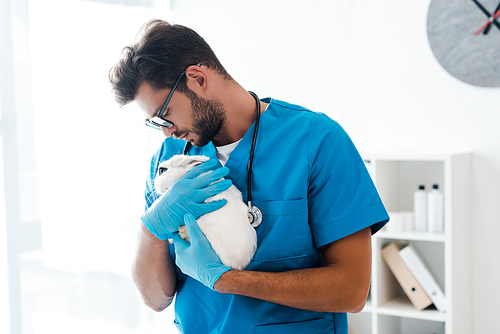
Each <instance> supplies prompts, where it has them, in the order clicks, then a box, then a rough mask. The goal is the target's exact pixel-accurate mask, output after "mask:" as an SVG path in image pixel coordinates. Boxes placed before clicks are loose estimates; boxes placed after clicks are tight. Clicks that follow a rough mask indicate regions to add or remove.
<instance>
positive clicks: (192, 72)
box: [186, 65, 208, 94]
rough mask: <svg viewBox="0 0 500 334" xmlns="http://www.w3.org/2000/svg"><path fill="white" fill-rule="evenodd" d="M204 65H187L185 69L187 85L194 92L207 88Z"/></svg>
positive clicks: (203, 90)
mask: <svg viewBox="0 0 500 334" xmlns="http://www.w3.org/2000/svg"><path fill="white" fill-rule="evenodd" d="M206 69H207V68H206V67H205V66H203V65H202V66H196V65H193V66H189V67H188V68H187V70H186V78H187V85H188V87H189V89H191V90H192V91H193V92H195V93H197V94H198V93H200V92H205V91H206V90H207V89H208V80H207V79H208V76H207V72H206Z"/></svg>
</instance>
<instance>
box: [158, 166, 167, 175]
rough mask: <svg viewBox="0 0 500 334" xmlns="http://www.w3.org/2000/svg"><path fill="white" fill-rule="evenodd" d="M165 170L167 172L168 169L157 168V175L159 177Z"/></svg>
mask: <svg viewBox="0 0 500 334" xmlns="http://www.w3.org/2000/svg"><path fill="white" fill-rule="evenodd" d="M167 170H168V168H166V167H160V168H158V175H161V174H163V173H165V172H166V171H167Z"/></svg>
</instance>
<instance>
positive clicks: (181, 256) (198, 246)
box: [173, 213, 231, 290]
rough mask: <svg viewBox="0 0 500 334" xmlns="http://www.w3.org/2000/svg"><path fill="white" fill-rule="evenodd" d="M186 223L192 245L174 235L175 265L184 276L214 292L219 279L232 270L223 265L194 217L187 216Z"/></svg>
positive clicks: (185, 217)
mask: <svg viewBox="0 0 500 334" xmlns="http://www.w3.org/2000/svg"><path fill="white" fill-rule="evenodd" d="M184 222H185V224H186V227H187V229H188V232H189V237H190V239H191V244H189V243H188V242H187V241H185V240H183V239H181V237H180V236H179V234H178V233H174V235H173V236H174V246H175V256H176V257H175V263H176V264H177V266H178V267H179V268H180V269H181V271H182V272H183V273H184V274H186V275H188V276H191V277H192V278H194V279H196V280H198V281H199V282H201V283H203V284H204V285H205V286H207V287H209V288H210V289H212V290H213V286H214V284H215V282H216V281H217V280H218V279H219V277H220V276H221V275H222V274H223V273H225V272H226V271H229V270H231V268H229V267H226V266H225V265H223V264H222V262H221V261H220V259H219V256H218V255H217V254H216V253H215V251H214V250H213V248H212V246H211V245H210V242H209V241H208V239H207V237H206V236H205V234H203V232H202V231H201V230H200V227H199V226H198V223H197V222H196V220H195V219H194V217H193V215H191V214H189V213H188V214H186V215H185V216H184Z"/></svg>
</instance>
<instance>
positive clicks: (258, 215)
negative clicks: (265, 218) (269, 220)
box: [247, 206, 262, 228]
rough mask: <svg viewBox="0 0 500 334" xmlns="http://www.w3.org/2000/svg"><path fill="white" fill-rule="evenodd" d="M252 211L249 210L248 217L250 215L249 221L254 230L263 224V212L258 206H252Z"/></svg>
mask: <svg viewBox="0 0 500 334" xmlns="http://www.w3.org/2000/svg"><path fill="white" fill-rule="evenodd" d="M251 208H252V209H251V210H250V208H249V210H248V212H247V215H248V221H249V222H250V225H252V226H253V227H254V228H255V227H257V226H259V225H260V224H261V223H262V211H260V209H259V208H258V207H256V206H251Z"/></svg>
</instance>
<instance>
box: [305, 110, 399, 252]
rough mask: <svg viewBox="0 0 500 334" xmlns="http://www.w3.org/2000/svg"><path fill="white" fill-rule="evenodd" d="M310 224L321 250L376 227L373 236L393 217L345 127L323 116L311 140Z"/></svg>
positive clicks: (316, 121)
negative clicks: (389, 215)
mask: <svg viewBox="0 0 500 334" xmlns="http://www.w3.org/2000/svg"><path fill="white" fill-rule="evenodd" d="M308 164H309V169H310V172H309V189H308V206H309V223H310V225H311V230H312V233H313V237H314V241H315V244H316V247H321V246H323V245H326V244H328V243H331V242H333V241H336V240H339V239H341V238H343V237H345V236H348V235H350V234H352V233H355V232H357V231H360V230H362V229H364V228H366V227H369V226H371V228H372V234H373V233H375V232H377V231H378V230H379V229H381V228H382V227H383V226H384V225H385V223H387V221H388V219H389V217H388V215H387V212H386V210H385V208H384V205H383V204H382V201H381V199H380V196H379V195H378V192H377V190H376V188H375V186H374V184H373V181H372V179H371V177H370V175H369V173H368V171H367V169H366V166H365V164H364V162H363V160H362V159H361V157H360V155H359V153H358V151H357V149H356V148H355V146H354V144H353V143H352V141H351V139H350V138H349V136H348V135H347V133H346V132H345V131H344V129H342V127H341V126H340V125H339V124H338V123H337V122H335V121H333V120H332V119H330V118H329V117H328V116H326V115H324V114H318V115H317V116H316V117H315V119H314V120H313V121H312V123H311V129H310V132H309V139H308Z"/></svg>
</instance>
